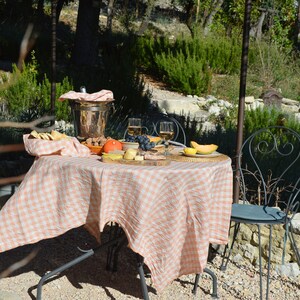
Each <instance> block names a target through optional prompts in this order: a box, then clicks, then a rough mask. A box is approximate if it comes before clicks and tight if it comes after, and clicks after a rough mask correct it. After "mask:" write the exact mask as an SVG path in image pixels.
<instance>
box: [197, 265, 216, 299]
mask: <svg viewBox="0 0 300 300" xmlns="http://www.w3.org/2000/svg"><path fill="white" fill-rule="evenodd" d="M203 272H205V273H207V274H208V275H209V276H210V277H211V279H212V284H213V290H212V294H211V297H212V298H215V299H217V298H218V279H217V276H216V275H215V273H214V272H213V271H211V270H210V269H208V268H205V269H204V270H203ZM199 279H200V274H196V278H195V283H194V288H193V290H192V293H193V294H194V295H195V296H196V293H197V287H198V284H199Z"/></svg>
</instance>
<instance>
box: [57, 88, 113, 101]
mask: <svg viewBox="0 0 300 300" xmlns="http://www.w3.org/2000/svg"><path fill="white" fill-rule="evenodd" d="M67 99H70V100H80V101H108V100H111V101H113V99H114V95H113V93H112V91H109V90H101V91H99V92H96V93H93V94H88V93H80V92H74V91H70V92H67V93H65V94H63V95H61V96H60V97H59V98H58V100H60V101H64V100H67Z"/></svg>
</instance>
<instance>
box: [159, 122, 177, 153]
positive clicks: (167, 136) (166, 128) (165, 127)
mask: <svg viewBox="0 0 300 300" xmlns="http://www.w3.org/2000/svg"><path fill="white" fill-rule="evenodd" d="M159 136H160V137H161V138H162V139H163V141H164V143H165V155H169V154H170V153H169V140H171V139H172V138H173V137H174V123H173V122H160V124H159Z"/></svg>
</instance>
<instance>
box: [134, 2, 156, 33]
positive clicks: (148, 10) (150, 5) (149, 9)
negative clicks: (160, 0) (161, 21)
mask: <svg viewBox="0 0 300 300" xmlns="http://www.w3.org/2000/svg"><path fill="white" fill-rule="evenodd" d="M154 4H155V0H148V4H147V8H146V12H145V15H144V17H143V21H142V23H141V26H140V28H139V30H138V33H137V34H138V35H143V34H144V32H145V31H146V30H147V28H148V25H149V21H150V17H151V13H152V10H153V8H154Z"/></svg>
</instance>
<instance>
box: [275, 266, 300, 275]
mask: <svg viewBox="0 0 300 300" xmlns="http://www.w3.org/2000/svg"><path fill="white" fill-rule="evenodd" d="M275 269H276V272H277V273H278V274H279V275H281V276H287V277H297V276H299V275H300V270H299V266H298V264H297V263H290V264H285V265H277V266H276V268H275Z"/></svg>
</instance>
